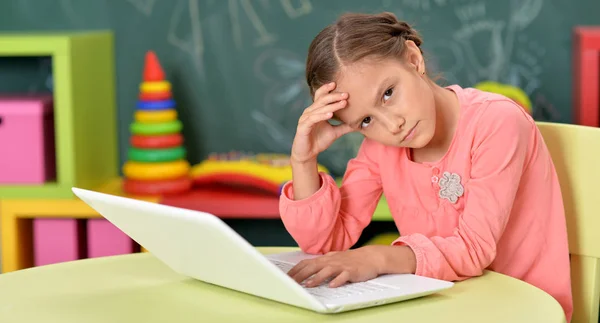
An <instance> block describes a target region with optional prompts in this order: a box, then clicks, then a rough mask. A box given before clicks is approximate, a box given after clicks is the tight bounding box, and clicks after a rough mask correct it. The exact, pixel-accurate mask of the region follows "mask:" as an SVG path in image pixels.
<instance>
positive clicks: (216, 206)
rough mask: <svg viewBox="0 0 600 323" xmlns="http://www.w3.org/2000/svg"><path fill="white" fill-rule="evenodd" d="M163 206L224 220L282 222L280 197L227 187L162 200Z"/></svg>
mask: <svg viewBox="0 0 600 323" xmlns="http://www.w3.org/2000/svg"><path fill="white" fill-rule="evenodd" d="M160 204H163V205H169V206H174V207H180V208H184V209H188V210H195V211H201V212H208V213H211V214H214V215H216V216H218V217H220V218H236V219H279V218H280V216H279V198H278V197H277V196H273V194H265V193H258V192H250V191H248V190H239V189H234V188H232V187H227V186H223V185H209V186H205V187H193V188H192V190H191V191H190V192H188V193H184V194H180V195H170V196H165V197H163V198H161V201H160Z"/></svg>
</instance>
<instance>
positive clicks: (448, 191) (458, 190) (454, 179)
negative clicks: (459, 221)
mask: <svg viewBox="0 0 600 323" xmlns="http://www.w3.org/2000/svg"><path fill="white" fill-rule="evenodd" d="M439 185H440V191H439V193H438V195H439V196H440V197H441V198H443V199H447V200H448V201H450V203H453V204H454V203H456V201H458V198H459V197H461V196H463V194H464V193H465V189H464V187H463V186H462V184H461V183H460V176H459V175H458V174H456V173H449V172H444V174H442V177H441V178H440V181H439Z"/></svg>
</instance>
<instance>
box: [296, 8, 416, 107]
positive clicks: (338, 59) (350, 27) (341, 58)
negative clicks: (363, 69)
mask: <svg viewBox="0 0 600 323" xmlns="http://www.w3.org/2000/svg"><path fill="white" fill-rule="evenodd" d="M406 40H412V41H413V42H414V43H415V44H416V45H417V46H419V48H420V46H421V43H422V42H423V41H422V40H421V37H420V36H419V34H418V33H417V32H416V31H415V30H414V29H413V28H411V26H410V25H408V24H407V23H406V22H403V21H399V20H398V19H397V18H396V16H395V15H394V14H393V13H390V12H383V13H380V14H363V13H347V14H344V15H342V16H340V18H339V19H338V20H337V21H336V22H335V23H334V24H331V25H329V26H327V27H325V29H323V30H322V31H321V32H320V33H319V34H318V35H317V36H316V37H315V39H313V41H312V42H311V44H310V46H309V48H308V58H307V61H306V82H307V83H308V87H309V88H310V94H311V96H314V93H315V91H316V90H317V89H318V88H319V87H321V86H322V85H324V84H326V83H329V82H331V81H333V79H334V78H335V75H336V74H337V72H338V70H339V68H340V67H341V66H342V65H345V64H350V63H354V62H356V61H358V60H360V59H362V58H364V57H367V56H373V57H379V58H385V57H402V54H403V52H404V49H405V46H404V42H405V41H406Z"/></svg>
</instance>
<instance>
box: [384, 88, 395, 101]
mask: <svg viewBox="0 0 600 323" xmlns="http://www.w3.org/2000/svg"><path fill="white" fill-rule="evenodd" d="M393 93H394V89H387V91H385V92H384V93H383V101H384V102H385V101H387V100H389V99H390V97H391V96H392V94H393Z"/></svg>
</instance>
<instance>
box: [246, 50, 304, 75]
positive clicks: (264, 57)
mask: <svg viewBox="0 0 600 323" xmlns="http://www.w3.org/2000/svg"><path fill="white" fill-rule="evenodd" d="M304 68H305V65H304V62H303V61H302V60H301V59H300V57H299V56H298V55H297V54H296V53H293V52H291V51H287V50H282V49H277V48H273V49H268V50H266V51H264V52H262V53H261V54H260V55H258V57H257V58H256V60H255V61H254V66H253V69H254V75H255V76H256V77H257V78H258V79H259V80H261V81H263V82H265V83H270V82H279V80H280V79H281V78H282V77H283V78H285V79H291V78H300V79H302V80H303V78H304V75H303V73H304Z"/></svg>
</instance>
